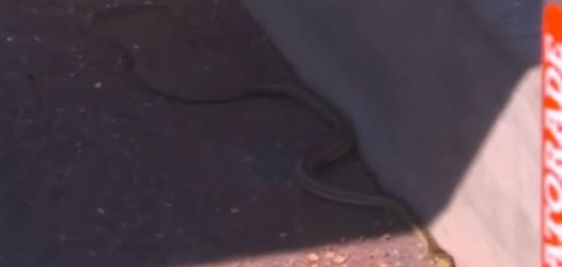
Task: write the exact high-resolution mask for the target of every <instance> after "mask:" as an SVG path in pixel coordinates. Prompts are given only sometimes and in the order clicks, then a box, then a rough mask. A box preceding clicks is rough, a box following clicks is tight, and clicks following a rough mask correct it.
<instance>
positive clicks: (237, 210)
mask: <svg viewBox="0 0 562 267" xmlns="http://www.w3.org/2000/svg"><path fill="white" fill-rule="evenodd" d="M230 213H233V214H236V213H240V208H230Z"/></svg>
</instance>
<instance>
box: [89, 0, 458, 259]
mask: <svg viewBox="0 0 562 267" xmlns="http://www.w3.org/2000/svg"><path fill="white" fill-rule="evenodd" d="M163 8H165V7H164V6H161V5H148V6H147V5H141V6H135V5H133V6H117V7H113V8H112V9H109V10H106V11H104V12H99V13H95V14H93V16H91V17H90V21H89V22H90V24H91V25H92V26H95V25H96V24H97V23H98V22H99V21H101V20H103V19H105V18H108V17H112V16H115V15H119V14H122V13H130V12H137V11H145V10H152V9H163ZM106 41H107V42H108V44H109V45H111V46H112V47H114V48H116V49H118V51H119V52H120V56H121V57H122V58H121V62H123V63H124V64H123V65H124V66H125V69H126V70H127V71H128V72H129V74H130V75H131V76H132V77H133V78H134V80H136V81H137V82H139V83H140V84H141V85H142V86H141V87H142V88H144V89H145V90H147V91H149V92H151V93H153V94H156V95H159V96H161V97H164V98H165V99H168V100H171V101H175V102H181V103H186V104H205V103H207V104H218V103H230V102H235V101H241V100H246V99H249V98H258V97H283V98H290V99H292V100H295V101H298V102H301V103H302V104H304V105H306V106H307V107H308V108H310V109H311V110H312V111H314V112H315V113H316V114H317V115H319V116H320V117H321V118H322V119H323V120H325V122H326V123H328V124H329V125H330V126H331V127H332V128H333V130H334V132H335V134H336V135H337V137H338V138H337V140H336V142H333V143H331V144H330V145H329V146H327V147H326V149H325V150H324V151H323V152H321V153H317V154H314V155H312V156H309V157H305V158H303V159H301V160H299V161H298V162H297V166H296V169H297V173H298V176H297V181H298V184H299V185H300V186H301V187H302V188H303V189H304V190H305V191H306V192H308V193H310V194H312V195H315V196H317V197H319V198H322V199H325V200H328V201H333V202H337V203H341V204H347V205H354V206H363V207H371V208H381V209H387V210H390V211H392V212H393V213H395V214H396V215H398V216H399V217H400V218H401V219H402V220H403V221H405V222H406V223H407V224H408V225H409V226H410V227H411V229H412V231H413V232H414V233H415V235H416V236H418V238H419V239H420V240H421V241H422V243H423V245H424V247H425V250H426V254H427V257H428V258H429V259H430V260H431V261H432V262H433V264H434V266H435V267H454V266H455V263H454V260H453V258H452V256H450V255H449V254H448V253H447V252H446V251H445V250H443V249H442V248H441V247H440V246H439V244H438V243H437V242H436V240H435V239H434V238H433V237H432V236H431V235H430V234H429V233H428V232H427V231H426V230H425V229H424V228H423V227H422V226H421V224H420V223H418V221H417V219H416V218H415V217H414V216H413V215H412V214H413V213H412V212H411V211H410V210H409V209H408V208H407V207H406V205H404V204H403V203H402V202H401V201H399V200H398V199H396V198H393V197H391V196H388V195H384V194H376V195H374V194H363V193H357V192H351V191H346V190H341V189H339V188H336V187H334V186H332V185H329V184H326V183H323V182H320V181H318V180H317V179H315V178H314V177H313V173H314V171H315V170H316V169H318V168H319V167H321V166H325V165H327V164H330V163H332V162H335V161H337V160H339V159H341V158H343V157H345V156H346V155H348V154H349V153H351V151H352V149H353V148H354V146H355V143H356V141H355V134H354V132H353V128H352V127H350V126H349V125H348V123H347V120H346V119H344V118H342V117H341V116H340V115H339V113H338V112H336V110H335V109H332V108H330V107H329V106H328V105H327V104H326V101H323V100H322V99H321V98H320V97H318V96H317V95H315V94H314V93H312V92H311V91H310V90H308V89H305V88H301V87H296V86H293V85H290V84H252V85H248V86H241V88H242V89H243V90H239V91H238V90H235V92H234V93H229V94H222V95H213V96H209V95H201V94H189V93H188V92H182V93H181V95H179V94H177V93H176V94H174V93H170V92H167V91H166V90H165V88H158V86H156V85H154V84H151V83H150V82H149V81H147V80H146V79H144V78H143V77H142V76H141V75H139V74H138V73H137V71H136V67H137V64H136V61H135V58H134V56H133V54H132V53H131V52H130V51H129V49H128V48H126V47H125V46H123V45H122V44H120V43H118V42H116V41H114V40H111V39H109V38H106Z"/></svg>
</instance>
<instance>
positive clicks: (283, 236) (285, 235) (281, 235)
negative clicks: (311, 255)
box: [279, 232, 287, 239]
mask: <svg viewBox="0 0 562 267" xmlns="http://www.w3.org/2000/svg"><path fill="white" fill-rule="evenodd" d="M279 237H280V238H283V239H284V238H286V237H287V233H284V232H283V233H279Z"/></svg>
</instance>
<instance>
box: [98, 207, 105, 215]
mask: <svg viewBox="0 0 562 267" xmlns="http://www.w3.org/2000/svg"><path fill="white" fill-rule="evenodd" d="M96 210H97V211H98V213H99V214H100V215H104V214H105V209H104V208H102V207H98V208H97V209H96Z"/></svg>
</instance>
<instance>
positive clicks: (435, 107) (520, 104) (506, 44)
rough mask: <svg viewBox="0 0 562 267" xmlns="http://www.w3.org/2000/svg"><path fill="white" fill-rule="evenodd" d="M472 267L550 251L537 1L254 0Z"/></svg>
mask: <svg viewBox="0 0 562 267" xmlns="http://www.w3.org/2000/svg"><path fill="white" fill-rule="evenodd" d="M244 2H245V4H246V5H247V7H248V8H249V10H250V11H251V12H252V13H253V14H254V16H255V17H256V18H257V20H258V21H259V22H260V23H261V24H262V25H263V27H264V28H265V30H266V31H267V33H268V34H269V35H270V37H271V38H272V39H273V40H274V42H275V44H276V45H277V46H278V47H279V49H280V50H281V51H282V52H283V53H284V55H285V56H286V58H287V59H288V61H289V62H290V63H291V64H292V65H293V67H294V68H295V69H296V71H297V72H298V73H299V74H300V76H301V77H302V78H303V80H304V81H305V82H307V83H308V84H309V85H310V87H311V88H312V89H314V90H316V92H317V93H319V94H321V95H323V96H325V97H327V98H328V99H329V100H331V101H332V102H333V104H335V105H336V106H337V107H338V108H340V109H341V110H342V111H343V112H344V113H345V114H346V115H347V116H348V117H349V118H350V119H351V120H352V122H353V123H354V125H355V127H356V130H357V134H358V136H359V139H360V143H361V151H362V153H363V156H364V159H365V161H366V162H367V163H368V164H369V166H370V167H371V168H372V169H373V170H375V171H376V172H377V174H378V176H379V179H380V180H381V181H382V183H383V184H384V185H385V186H386V187H387V188H388V189H389V190H390V191H392V192H393V193H395V194H397V195H399V196H401V197H403V198H404V199H405V200H407V202H408V203H409V204H410V205H412V206H413V207H414V208H415V210H416V211H418V212H419V215H420V216H421V217H422V218H423V219H424V220H425V221H426V222H427V223H428V227H429V228H430V229H431V231H432V232H433V234H434V235H435V236H436V237H437V239H438V241H439V242H440V243H442V245H443V246H444V247H445V248H446V249H447V250H449V251H450V252H451V253H452V254H453V255H454V256H455V257H456V259H457V261H458V264H459V266H463V267H474V266H479V267H486V266H490V267H498V266H502V267H504V266H505V267H511V266H522V267H529V266H535V265H537V264H538V259H539V256H538V253H539V246H538V244H539V243H538V242H539V227H538V225H539V181H540V176H539V168H538V164H539V119H540V117H539V114H540V113H539V107H540V103H539V100H540V99H539V94H540V90H539V87H538V76H537V72H536V71H529V70H530V69H531V67H532V65H533V64H534V62H535V60H536V56H537V54H538V52H539V49H538V41H539V37H538V25H539V23H538V21H539V17H540V15H539V14H540V13H539V12H540V2H539V1H527V2H517V1H512V0H510V1H505V0H504V1H487V0H461V1H375V0H352V1H336V0H322V1H311V0H309V1H306V0H305V1H303V0H291V1H280V0H244Z"/></svg>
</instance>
